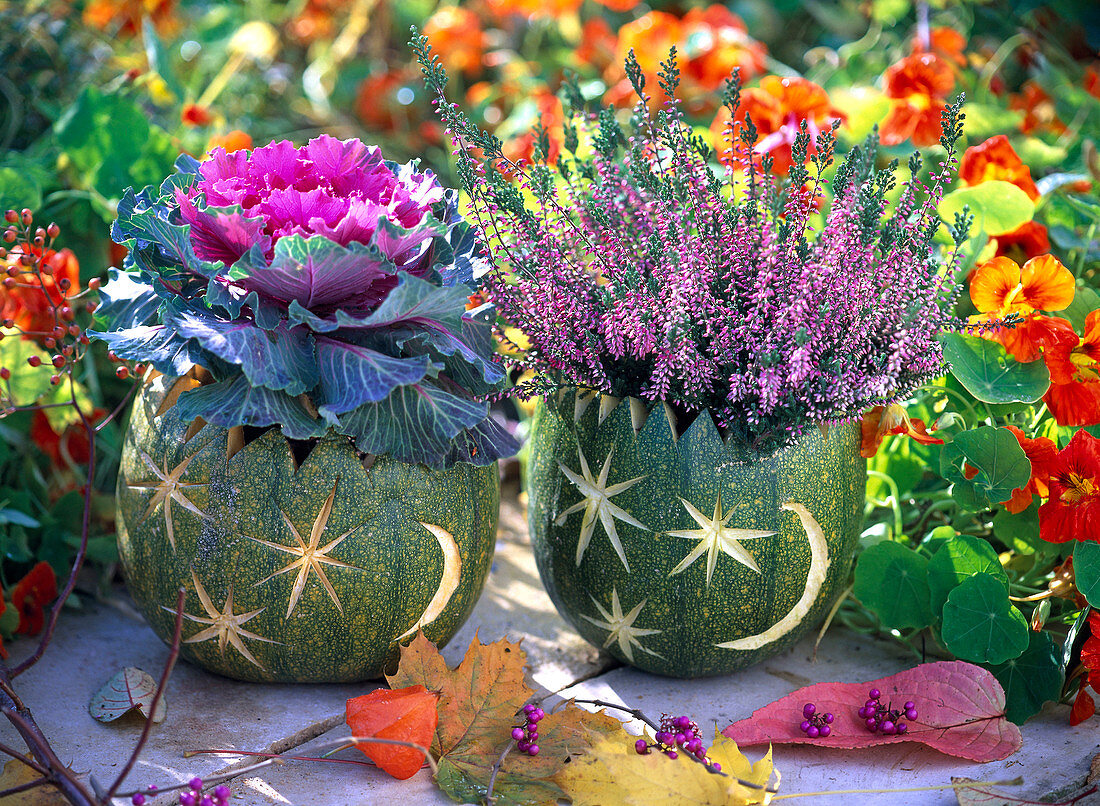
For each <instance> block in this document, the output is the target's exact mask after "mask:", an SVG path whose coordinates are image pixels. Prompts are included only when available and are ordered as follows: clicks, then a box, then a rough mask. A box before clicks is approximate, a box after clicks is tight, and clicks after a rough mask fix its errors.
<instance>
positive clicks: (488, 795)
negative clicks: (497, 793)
mask: <svg viewBox="0 0 1100 806" xmlns="http://www.w3.org/2000/svg"><path fill="white" fill-rule="evenodd" d="M515 746H516V740H515V739H509V740H508V744H506V745H504V749H503V750H501V751H500V755H499V756H497V760H496V761H494V762H493V772H492V774H491V775H490V776H489V786H488V787H487V788H486V789H485V803H486V804H487V806H493V787H494V786H496V783H497V773H499V772H500V768H501V767H503V766H504V759H506V758H507V757H508V754H509V753H511V752H512V748H513V747H515Z"/></svg>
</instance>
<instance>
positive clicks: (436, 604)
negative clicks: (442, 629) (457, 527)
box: [397, 521, 462, 641]
mask: <svg viewBox="0 0 1100 806" xmlns="http://www.w3.org/2000/svg"><path fill="white" fill-rule="evenodd" d="M420 525H421V526H423V527H424V528H425V529H427V530H428V531H429V532H431V533H432V534H433V535H435V539H436V540H438V541H439V548H440V549H441V550H442V551H443V578H442V579H440V580H439V588H438V589H436V592H435V595H434V596H433V597H432V600H431V601H430V602H428V606H427V607H426V608H425V609H424V613H423V615H421V616H420V618H419V620H417V622H416V624H414V625H412V626H411V627H410V628H409V629H408V630H407V631H406V632H405V633H404V634H402V635H399V636H397V640H398V641H402V640H404V639H405V638H408V637H409V636H410V635H413V634H414V633H415V632H416V631H417V630H419V629H420V628H421V627H424V626H427V625H428V624H431V623H432V622H433V621H435V620H436V619H437V618H439V616H440V614H441V613H442V612H443V610H444V608H446V607H447V604H448V603H449V602H450V601H451V597H452V596H454V593H455V591H456V590H458V580H459V578H460V577H461V576H462V557H461V556H459V553H458V544H457V543H455V539H454V536H453V535H451V533H450V532H448V531H447V530H446V529H444V528H443V527H441V526H436V525H435V524H434V523H424V522H423V521H421V523H420Z"/></svg>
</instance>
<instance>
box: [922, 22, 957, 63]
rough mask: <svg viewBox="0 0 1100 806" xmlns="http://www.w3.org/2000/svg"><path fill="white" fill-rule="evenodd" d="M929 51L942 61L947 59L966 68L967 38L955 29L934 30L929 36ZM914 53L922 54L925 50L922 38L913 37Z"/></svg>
mask: <svg viewBox="0 0 1100 806" xmlns="http://www.w3.org/2000/svg"><path fill="white" fill-rule="evenodd" d="M928 39H929V43H928V44H929V46H930V47H929V50H931V52H932V53H934V54H936V55H937V56H939V57H940V58H941V59H946V60H948V61H952V62H954V63H955V64H957V65H958V66H959V67H966V56H964V55H963V51H964V50H965V49H966V37H965V36H963V35H962V34H960V33H959V32H958V31H956V30H955V29H954V28H933V29H932V30H931V32H930V33H929V36H928ZM912 46H913V52H914V53H921V52H923V51H924V48H923V47H922V46H921V41H920V37H917V36H915V37H913V42H912Z"/></svg>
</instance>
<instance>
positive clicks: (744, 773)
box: [555, 736, 778, 806]
mask: <svg viewBox="0 0 1100 806" xmlns="http://www.w3.org/2000/svg"><path fill="white" fill-rule="evenodd" d="M629 739H630V737H625V736H623V737H620V736H607V737H603V738H601V739H600V740H599V741H596V742H595V743H594V744H593V746H592V749H591V750H589V751H588V752H587V753H585V754H584V755H583V756H581V757H580V758H577V759H574V760H573V761H571V762H570V763H569V764H568V765H566V767H565V768H564V769H563V770H562V771H561V772H560V773H558V775H557V776H556V777H555V780H556V781H557V782H558V785H559V786H561V788H562V791H563V792H565V795H566V797H569V798H571V799H572V801H573V806H652V804H659V803H668V804H672V803H691V804H694V805H695V806H746V805H747V804H751V803H769V802H770V801H771V794H770V793H768V792H767V791H766V789H765V787H766V786H767V784H768V781H769V780H770V778H771V775H772V754H771V750H770V749H769V750H768V752H767V754H766V755H765V756H764V757H763V758H761V759H760V760H759V761H757V762H756V763H755V764H752V763H750V762H749V760H748V759H747V758H745V756H744V754H742V753H741V751H740V750H738V749H737V743H736V742H732V741H730V740H729V739H726V738H723V737H719V738H718V740H717V741H716V742H715V743H714V746H713V747H711V748H710V750H709V751H708V754H707V755H708V756H709V758H710V759H711V760H712V761H716V762H718V763H719V764H721V765H722V772H725V773H728V775H726V776H723V775H715V774H714V773H710V772H707V770H706V769H705V768H704V767H703V765H702V764H696V763H695V762H693V761H691V760H690V759H688V758H687V757H686V756H684V755H681V756H680V757H679V758H675V759H671V758H668V757H667V756H665V755H663V754H661V753H649V754H647V755H644V756H640V755H638V753H637V752H635V750H634V744H633V742H631V741H629ZM777 777H778V773H777ZM739 778H740V779H742V780H744V781H749V782H751V783H754V784H757V785H758V786H759V787H761V788H759V789H754V788H751V787H748V786H745V785H744V784H742V783H740V782H739V781H738V780H737V779H739Z"/></svg>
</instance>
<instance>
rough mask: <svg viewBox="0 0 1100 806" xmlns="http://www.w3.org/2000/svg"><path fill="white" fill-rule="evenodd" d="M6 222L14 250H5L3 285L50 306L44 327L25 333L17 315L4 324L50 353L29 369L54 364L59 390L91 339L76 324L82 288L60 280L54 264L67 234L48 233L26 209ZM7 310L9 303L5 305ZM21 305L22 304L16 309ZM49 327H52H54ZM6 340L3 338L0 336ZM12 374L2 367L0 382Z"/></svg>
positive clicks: (94, 284)
mask: <svg viewBox="0 0 1100 806" xmlns="http://www.w3.org/2000/svg"><path fill="white" fill-rule="evenodd" d="M4 220H5V221H6V222H7V224H8V226H7V228H6V229H5V230H4V234H3V238H2V240H3V242H4V244H6V245H10V246H0V265H2V266H5V268H4V269H3V275H4V276H3V280H2V281H0V284H2V285H3V287H4V289H6V290H8V291H10V292H12V294H13V295H15V294H23V295H24V299H26V294H27V293H28V292H29V293H30V294H32V295H35V294H40V295H41V298H42V301H43V302H37V301H36V302H35V304H34V307H36V308H41V306H42V304H43V303H44V304H45V306H46V308H47V309H48V310H45V311H44V312H45V314H46V317H47V318H46V322H43V323H40V324H39V325H38V327H43V326H44V327H45V329H43V330H38V329H35V328H32V329H31V330H24V329H23V328H22V327H20V326H19V322H17V320H16V318H13V317H12V316H11V315H9V316H7V318H5V319H3V321H2V322H0V324H2V325H3V326H4V328H6V329H8V330H12V329H15V330H18V331H19V332H20V333H21V334H22V335H23V336H24V337H26V338H31V339H34V340H36V341H37V342H38V343H39V344H41V345H42V346H43V347H45V348H46V349H47V350H49V351H50V352H51V353H52V355H48V356H46V357H45V360H43V356H39V355H32V356H30V357H28V358H27V363H28V364H29V365H30V366H32V367H40V366H43V365H44V364H46V363H47V362H48V364H49V366H50V367H52V368H53V369H54V370H56V372H55V373H54V374H53V375H51V376H50V383H51V384H53V385H54V386H56V385H58V384H59V383H61V380H62V377H63V375H64V374H65V373H68V372H69V371H70V370H71V368H72V365H73V364H74V363H76V362H77V361H79V360H80V359H81V357H82V356H83V354H84V351H85V349H86V348H87V346H88V343H89V339H88V336H87V335H86V334H85V333H84V330H83V328H81V327H80V325H78V324H76V321H75V320H76V311H75V309H74V303H75V302H76V300H77V297H78V296H79V294H77V293H76V292H78V291H79V289H78V288H76V289H74V288H73V281H72V280H70V279H69V278H68V277H55V276H54V264H53V262H52V261H51V260H50V259H49V256H50V255H54V254H56V253H54V252H52V251H51V250H52V247H53V243H54V241H55V240H56V239H57V237H58V236H59V235H60V234H61V228H60V227H58V226H57V224H50V225H49V226H48V227H35V226H34V214H33V213H32V212H31V211H30V210H28V209H24V210H23V211H22V212H21V213H17V212H16V211H15V210H8V211H7V212H6V213H5V214H4ZM88 287H89V289H90V290H92V291H94V290H96V289H97V288H98V287H99V281H98V280H92V281H90V282H89V283H88ZM5 305H7V303H5ZM16 305H18V303H16ZM86 307H87V309H88V310H89V311H91V310H94V307H95V306H94V303H87V306H86ZM47 322H52V325H53V326H52V327H50V326H49V324H46V323H47ZM0 338H3V334H0ZM10 379H11V370H10V369H9V368H8V367H0V380H4V381H7V380H10Z"/></svg>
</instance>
